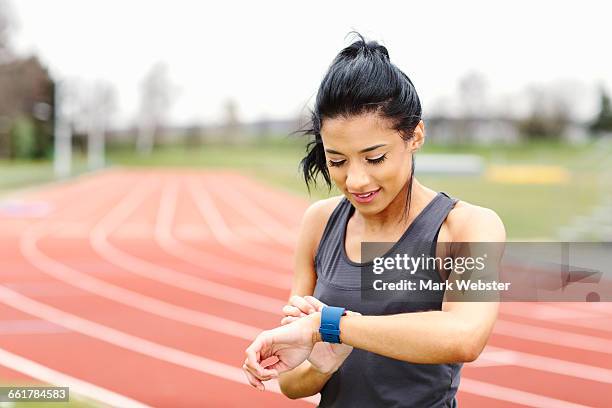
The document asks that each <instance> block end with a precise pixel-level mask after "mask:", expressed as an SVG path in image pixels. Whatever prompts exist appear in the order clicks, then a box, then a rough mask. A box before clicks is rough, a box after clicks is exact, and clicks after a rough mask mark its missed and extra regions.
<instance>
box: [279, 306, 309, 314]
mask: <svg viewBox="0 0 612 408" xmlns="http://www.w3.org/2000/svg"><path fill="white" fill-rule="evenodd" d="M283 313H284V314H285V316H294V317H303V316H306V315H305V314H304V313H302V311H301V310H300V309H298V308H297V307H295V306H291V305H285V306H283Z"/></svg>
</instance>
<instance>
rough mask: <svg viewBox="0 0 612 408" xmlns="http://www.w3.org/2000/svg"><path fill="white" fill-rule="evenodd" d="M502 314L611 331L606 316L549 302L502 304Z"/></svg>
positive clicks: (611, 325) (609, 322) (611, 327)
mask: <svg viewBox="0 0 612 408" xmlns="http://www.w3.org/2000/svg"><path fill="white" fill-rule="evenodd" d="M500 314H502V315H512V316H518V317H523V318H527V319H531V320H533V319H535V320H541V321H545V322H549V323H558V324H561V325H564V326H573V327H581V328H587V329H594V330H598V331H605V332H612V324H611V321H610V319H609V318H608V317H605V316H601V315H597V314H593V313H589V312H582V311H578V310H571V309H565V308H561V307H558V306H555V305H551V304H531V303H528V304H525V305H523V304H521V303H518V302H516V303H513V304H512V305H511V306H506V305H502V308H501V309H500Z"/></svg>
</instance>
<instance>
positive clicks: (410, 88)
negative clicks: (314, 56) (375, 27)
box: [300, 32, 421, 211]
mask: <svg viewBox="0 0 612 408" xmlns="http://www.w3.org/2000/svg"><path fill="white" fill-rule="evenodd" d="M349 34H354V35H356V36H357V37H358V39H357V40H356V41H355V42H353V43H352V44H351V45H349V46H348V47H346V48H344V49H343V50H342V51H340V53H339V54H338V55H337V56H336V58H334V60H333V62H332V64H331V65H330V67H329V69H328V71H327V73H326V74H325V77H324V78H323V80H322V81H321V85H320V86H319V90H318V92H317V99H316V102H315V105H314V109H313V110H312V111H311V119H310V123H309V124H308V125H307V128H306V129H303V130H301V131H300V133H302V134H304V135H310V136H314V139H313V140H311V141H310V142H309V143H308V144H307V146H306V156H305V157H304V158H303V159H302V161H301V162H300V171H301V172H302V173H303V176H304V181H305V182H306V186H307V187H308V191H309V192H310V186H311V184H313V185H316V183H317V181H316V179H317V175H318V174H321V175H322V176H323V179H324V180H325V183H326V184H327V187H328V189H329V190H331V187H332V183H331V179H330V177H329V171H328V168H327V165H326V161H325V152H324V150H323V142H322V139H321V133H320V131H321V126H322V122H323V120H324V119H333V118H337V117H345V118H346V117H350V116H353V115H360V114H364V113H372V112H376V113H377V114H379V115H380V116H381V117H383V118H385V119H388V120H390V122H391V123H392V126H393V128H394V129H395V130H397V131H399V132H400V136H401V137H402V139H404V140H405V141H408V140H410V139H411V138H412V136H413V134H414V129H415V128H416V126H417V125H418V124H419V121H420V120H421V101H420V100H419V96H418V95H417V92H416V90H415V88H414V85H413V84H412V81H411V80H410V78H408V76H407V75H406V74H404V73H403V72H402V71H401V70H400V69H399V68H398V67H396V66H395V65H394V64H393V63H391V61H390V59H389V52H388V51H387V48H385V47H384V46H383V45H380V44H378V43H377V42H376V41H369V42H367V41H366V40H365V38H364V37H363V36H362V35H361V34H359V33H357V32H351V33H349ZM413 175H414V155H413V157H412V171H411V174H410V180H409V181H408V183H409V185H408V195H407V203H408V211H410V197H411V193H412V179H413Z"/></svg>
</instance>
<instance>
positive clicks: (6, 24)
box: [0, 0, 12, 64]
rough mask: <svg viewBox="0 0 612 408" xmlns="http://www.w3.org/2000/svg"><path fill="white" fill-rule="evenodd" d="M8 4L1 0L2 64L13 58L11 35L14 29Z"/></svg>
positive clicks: (0, 61) (0, 41)
mask: <svg viewBox="0 0 612 408" xmlns="http://www.w3.org/2000/svg"><path fill="white" fill-rule="evenodd" d="M11 21H12V19H11V12H10V10H9V7H8V4H7V3H6V1H4V0H0V64H1V63H3V62H6V61H7V60H9V59H10V58H11V51H10V42H9V34H10V30H11V28H12V23H11Z"/></svg>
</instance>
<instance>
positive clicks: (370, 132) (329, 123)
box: [321, 113, 401, 153]
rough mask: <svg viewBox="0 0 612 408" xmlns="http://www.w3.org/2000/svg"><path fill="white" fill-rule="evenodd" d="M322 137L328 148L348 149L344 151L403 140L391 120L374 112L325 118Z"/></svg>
mask: <svg viewBox="0 0 612 408" xmlns="http://www.w3.org/2000/svg"><path fill="white" fill-rule="evenodd" d="M321 139H322V140H323V145H324V146H325V148H326V149H327V148H330V149H333V150H338V151H342V150H341V149H344V150H346V152H343V153H348V152H349V150H350V151H353V150H354V151H359V150H361V149H364V148H366V147H369V146H372V145H375V144H394V143H397V142H398V141H401V139H400V138H399V136H398V132H397V131H396V130H395V129H393V128H392V127H391V122H390V121H389V120H387V119H384V118H382V117H380V116H379V115H377V114H374V113H370V114H362V115H357V116H350V117H337V118H333V119H324V120H323V126H322V127H321Z"/></svg>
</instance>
